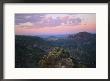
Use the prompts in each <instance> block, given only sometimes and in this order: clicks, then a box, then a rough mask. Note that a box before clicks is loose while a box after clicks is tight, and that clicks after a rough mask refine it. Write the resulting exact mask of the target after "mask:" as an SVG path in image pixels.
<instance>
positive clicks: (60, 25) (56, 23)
mask: <svg viewBox="0 0 110 81" xmlns="http://www.w3.org/2000/svg"><path fill="white" fill-rule="evenodd" d="M82 31H86V32H91V33H96V14H95V13H88V14H86V13H85V14H84V13H83V14H78V13H77V14H75V13H73V14H67V13H66V14H55V13H53V14H15V32H16V35H58V34H70V33H77V32H82Z"/></svg>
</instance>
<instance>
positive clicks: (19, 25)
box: [16, 22, 34, 28]
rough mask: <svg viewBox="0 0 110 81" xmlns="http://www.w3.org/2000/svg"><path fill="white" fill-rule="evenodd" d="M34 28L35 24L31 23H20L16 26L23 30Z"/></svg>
mask: <svg viewBox="0 0 110 81" xmlns="http://www.w3.org/2000/svg"><path fill="white" fill-rule="evenodd" d="M33 26H34V24H33V23H31V22H26V23H19V24H18V25H16V27H19V28H20V27H21V28H32V27H33Z"/></svg>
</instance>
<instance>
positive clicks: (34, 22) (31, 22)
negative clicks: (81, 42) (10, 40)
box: [15, 14, 82, 27]
mask: <svg viewBox="0 0 110 81" xmlns="http://www.w3.org/2000/svg"><path fill="white" fill-rule="evenodd" d="M81 22H82V21H81V18H80V17H74V16H73V15H68V14H67V15H63V16H61V14H60V15H58V14H57V15H56V14H53V15H49V14H15V24H16V25H19V27H26V26H27V27H56V26H61V25H66V26H74V25H80V24H81ZM17 27H18V26H17Z"/></svg>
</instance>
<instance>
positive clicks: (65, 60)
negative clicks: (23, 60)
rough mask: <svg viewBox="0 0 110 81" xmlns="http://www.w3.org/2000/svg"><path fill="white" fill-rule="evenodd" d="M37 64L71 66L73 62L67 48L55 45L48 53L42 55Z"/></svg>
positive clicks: (50, 66) (59, 66) (51, 66)
mask: <svg viewBox="0 0 110 81" xmlns="http://www.w3.org/2000/svg"><path fill="white" fill-rule="evenodd" d="M39 66H40V67H45V68H54V67H56V68H64V67H68V68H71V67H73V66H74V63H73V61H72V59H71V58H70V54H69V52H68V51H67V50H65V49H63V48H60V47H55V48H53V50H52V51H51V52H49V54H48V55H44V56H43V57H42V59H41V60H40V61H39Z"/></svg>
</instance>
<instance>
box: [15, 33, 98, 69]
mask: <svg viewBox="0 0 110 81" xmlns="http://www.w3.org/2000/svg"><path fill="white" fill-rule="evenodd" d="M56 47H58V49H59V50H62V48H63V50H64V51H65V50H67V51H68V53H69V55H70V56H69V57H68V58H71V59H75V61H76V64H77V66H75V67H76V68H78V67H82V65H84V66H87V67H88V68H89V67H90V68H92V67H93V68H94V67H96V34H92V33H88V32H79V33H76V34H69V35H59V36H58V35H56V36H55V35H54V36H52V35H51V36H47V37H46V36H44V37H43V36H41V37H39V36H21V35H16V36H15V63H16V64H15V65H16V66H15V67H17V68H25V67H27V68H37V67H40V66H39V65H41V64H39V61H40V60H41V59H42V58H43V57H44V56H47V57H48V55H50V53H51V52H52V54H53V53H54V51H52V50H54V49H55V48H56ZM64 51H62V53H61V54H63V53H64ZM59 52H60V51H58V52H57V51H56V50H55V53H59ZM58 58H59V57H58ZM46 60H50V59H47V58H46ZM66 60H67V58H60V60H58V63H60V64H62V63H63V61H65V62H67V63H66V65H67V64H68V63H69V62H68V61H66ZM41 63H42V62H41ZM55 63H57V62H55ZM44 64H45V63H44ZM56 66H57V64H56ZM56 66H55V67H56ZM41 67H42V65H41ZM49 67H50V66H49ZM58 67H60V66H58ZM61 67H62V66H61ZM71 67H73V66H71Z"/></svg>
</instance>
